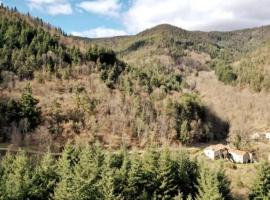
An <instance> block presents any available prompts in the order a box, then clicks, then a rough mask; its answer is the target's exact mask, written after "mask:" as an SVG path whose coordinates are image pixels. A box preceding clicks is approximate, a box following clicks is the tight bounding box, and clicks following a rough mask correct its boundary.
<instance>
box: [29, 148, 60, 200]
mask: <svg viewBox="0 0 270 200" xmlns="http://www.w3.org/2000/svg"><path fill="white" fill-rule="evenodd" d="M57 181H58V175H57V173H56V165H55V161H54V159H53V157H52V155H51V154H50V153H49V152H48V153H46V154H45V155H44V156H43V158H42V160H41V162H40V163H39V165H38V166H37V167H36V170H35V173H34V176H33V181H32V185H31V193H30V194H29V199H35V200H42V199H50V198H51V197H52V195H53V191H54V188H55V186H56V184H57Z"/></svg>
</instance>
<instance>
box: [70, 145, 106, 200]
mask: <svg viewBox="0 0 270 200" xmlns="http://www.w3.org/2000/svg"><path fill="white" fill-rule="evenodd" d="M100 153H101V152H99V150H98V149H97V147H94V149H92V147H91V146H90V145H86V146H85V147H83V148H82V149H81V151H80V154H79V161H78V164H77V165H76V166H75V167H74V189H75V190H74V191H73V193H74V195H75V197H74V199H80V200H87V199H100V194H99V193H98V189H97V182H98V180H99V178H100V170H101V169H100V167H101V165H102V163H100V162H102V161H101V160H100V159H101V158H100V157H101V156H102V155H100Z"/></svg>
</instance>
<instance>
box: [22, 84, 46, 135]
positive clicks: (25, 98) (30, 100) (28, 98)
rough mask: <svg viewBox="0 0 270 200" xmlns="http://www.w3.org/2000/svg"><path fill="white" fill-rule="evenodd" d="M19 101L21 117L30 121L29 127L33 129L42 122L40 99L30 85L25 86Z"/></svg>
mask: <svg viewBox="0 0 270 200" xmlns="http://www.w3.org/2000/svg"><path fill="white" fill-rule="evenodd" d="M19 103H20V107H21V118H22V119H24V118H25V119H27V120H28V122H29V129H30V130H33V129H34V128H35V127H36V126H37V125H38V124H39V123H40V120H41V111H40V108H39V107H38V106H37V104H38V103H39V101H38V100H37V99H36V98H34V97H33V95H32V88H31V87H30V85H28V86H27V87H26V88H24V91H23V93H22V96H21V98H20V101H19Z"/></svg>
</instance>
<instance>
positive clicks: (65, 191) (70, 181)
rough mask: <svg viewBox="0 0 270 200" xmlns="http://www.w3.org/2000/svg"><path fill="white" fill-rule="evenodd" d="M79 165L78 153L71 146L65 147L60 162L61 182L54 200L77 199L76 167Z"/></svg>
mask: <svg viewBox="0 0 270 200" xmlns="http://www.w3.org/2000/svg"><path fill="white" fill-rule="evenodd" d="M77 163H78V151H77V150H76V149H75V148H74V147H72V146H71V145H67V146H66V147H65V150H64V152H63V153H62V157H61V159H60V160H59V161H58V169H57V171H58V175H59V177H60V180H59V182H58V184H57V185H56V187H55V190H54V199H56V200H69V199H76V198H75V197H76V194H75V193H74V191H76V187H78V186H76V185H75V181H74V176H75V175H74V167H75V165H76V164H77Z"/></svg>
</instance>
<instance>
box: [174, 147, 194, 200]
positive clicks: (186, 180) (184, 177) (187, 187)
mask: <svg viewBox="0 0 270 200" xmlns="http://www.w3.org/2000/svg"><path fill="white" fill-rule="evenodd" d="M176 162H177V166H176V170H177V176H178V177H177V178H178V180H177V185H178V190H179V191H181V193H182V194H183V196H184V197H187V196H188V195H189V194H190V195H191V196H193V197H194V196H195V194H196V193H197V185H198V180H197V177H198V175H199V170H198V165H197V162H196V161H192V160H190V158H189V157H188V155H187V154H186V153H185V152H180V153H179V154H178V155H177V158H176Z"/></svg>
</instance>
